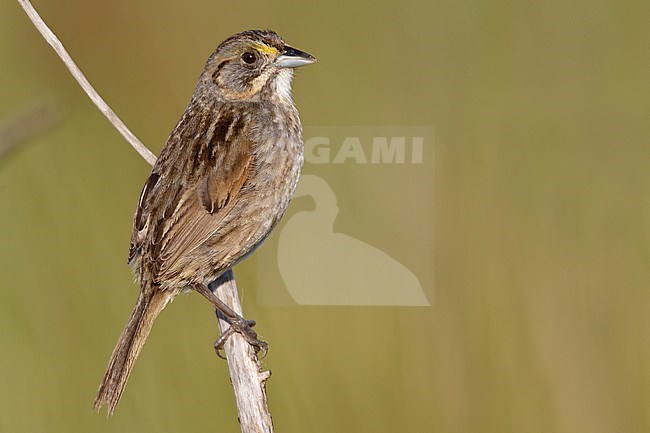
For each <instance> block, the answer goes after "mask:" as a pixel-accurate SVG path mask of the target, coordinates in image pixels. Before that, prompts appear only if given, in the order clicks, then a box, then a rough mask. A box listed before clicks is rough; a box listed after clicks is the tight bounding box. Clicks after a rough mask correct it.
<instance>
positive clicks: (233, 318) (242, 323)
mask: <svg viewBox="0 0 650 433" xmlns="http://www.w3.org/2000/svg"><path fill="white" fill-rule="evenodd" d="M194 290H196V291H197V292H199V293H200V294H201V295H203V296H204V297H205V298H206V299H207V300H208V301H210V303H211V304H212V305H214V307H215V308H216V309H217V315H218V316H219V317H220V318H221V319H225V320H226V321H227V322H228V323H229V324H230V326H229V327H228V329H226V331H225V332H224V333H223V334H221V335H220V336H219V338H217V341H215V342H214V350H215V351H216V352H217V355H218V356H219V357H220V358H223V356H222V355H221V353H220V350H221V349H223V346H224V344H226V341H227V340H228V337H230V336H231V335H232V334H233V333H235V332H239V333H240V334H241V335H242V337H244V339H245V340H246V342H247V343H248V344H250V345H251V346H253V348H254V349H255V353H258V352H260V351H262V357H263V356H265V355H266V352H267V350H268V347H269V346H268V344H267V343H266V342H265V341H262V340H260V339H258V338H257V332H255V331H253V328H252V327H253V326H255V321H254V320H246V319H244V318H243V317H242V316H240V315H239V314H237V313H235V312H234V311H233V309H232V308H230V307H229V306H228V305H226V303H225V302H223V301H222V300H221V299H219V298H218V297H217V296H216V295H215V294H214V293H213V292H212V290H210V289H209V288H208V287H207V286H206V285H205V284H195V285H194ZM224 359H225V358H224Z"/></svg>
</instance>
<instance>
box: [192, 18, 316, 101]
mask: <svg viewBox="0 0 650 433" xmlns="http://www.w3.org/2000/svg"><path fill="white" fill-rule="evenodd" d="M315 61H316V59H315V58H314V57H313V56H311V55H310V54H308V53H306V52H304V51H300V50H297V49H295V48H292V47H290V46H288V45H286V44H285V43H284V41H283V40H282V38H281V37H280V36H278V35H277V33H275V32H273V31H271V30H248V31H245V32H242V33H238V34H236V35H233V36H231V37H229V38H228V39H226V40H225V41H224V42H222V43H221V45H219V47H218V48H217V49H216V51H215V52H214V53H213V54H212V55H211V56H210V58H209V59H208V62H207V64H206V67H205V71H204V72H203V76H202V79H203V81H204V82H206V84H208V85H210V86H213V85H214V86H215V87H216V91H217V93H218V94H219V95H220V96H221V97H222V98H224V99H228V100H241V101H246V100H253V99H258V98H262V99H264V98H273V97H283V98H287V99H291V78H292V77H293V69H294V68H297V67H299V66H304V65H308V64H310V63H314V62H315Z"/></svg>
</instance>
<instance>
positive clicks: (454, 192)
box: [0, 0, 650, 433]
mask: <svg viewBox="0 0 650 433" xmlns="http://www.w3.org/2000/svg"><path fill="white" fill-rule="evenodd" d="M35 7H36V8H37V9H38V10H39V12H40V13H41V14H42V15H43V17H44V19H45V21H46V22H48V24H49V25H50V26H51V27H52V28H53V30H54V32H55V33H56V34H57V35H58V36H59V37H60V38H61V40H62V41H63V43H64V44H65V45H66V47H67V48H68V50H69V51H70V53H71V54H72V56H73V57H74V58H75V60H76V61H77V63H78V64H79V65H80V67H81V68H82V70H83V71H84V72H85V73H86V75H87V76H88V78H89V80H90V81H91V82H92V83H93V84H94V86H95V87H96V88H97V89H98V90H99V92H100V93H101V94H102V95H103V96H104V97H105V99H106V100H107V101H108V103H109V104H110V105H111V106H112V108H113V109H114V110H115V111H116V112H117V113H118V114H119V115H120V116H121V117H122V119H123V120H124V121H125V122H126V123H127V125H129V126H130V128H131V129H132V130H133V131H134V132H135V133H136V135H138V137H139V138H140V139H141V140H143V142H144V143H146V144H148V146H149V147H150V148H151V149H152V150H153V151H154V152H156V153H158V151H159V150H160V148H161V147H162V145H163V143H164V141H165V139H166V137H167V135H168V134H169V132H170V131H171V129H172V128H173V126H174V124H175V122H176V121H177V119H178V118H179V116H180V114H181V113H182V111H183V110H184V107H185V104H186V103H187V101H188V100H189V96H190V94H191V92H192V90H193V87H194V85H195V82H196V78H197V77H198V74H199V73H200V71H201V69H202V67H203V64H204V62H205V59H206V58H207V56H208V55H209V54H210V53H211V52H212V50H213V49H214V48H215V47H216V45H217V44H218V43H219V42H220V41H221V40H223V39H224V38H225V37H227V36H229V35H231V34H233V33H236V32H238V31H241V30H244V29H248V28H272V29H274V30H276V31H278V32H279V33H280V34H281V35H282V36H283V37H284V38H285V39H286V40H287V41H288V42H290V43H291V44H292V45H294V46H296V47H298V48H301V49H304V50H306V51H309V52H310V53H312V54H314V55H315V56H316V57H318V59H319V63H318V64H317V65H314V66H310V67H309V68H308V69H307V68H305V70H301V71H299V72H298V74H297V77H296V80H295V84H294V95H295V99H296V103H297V105H298V107H299V109H300V113H301V117H302V119H303V123H304V124H305V125H407V126H408V125H431V126H434V127H435V128H436V129H435V130H436V145H435V164H433V163H431V164H430V165H428V166H427V167H428V169H430V170H432V171H433V172H435V179H434V181H433V182H430V183H423V182H419V183H418V182H413V181H412V178H410V177H409V176H408V170H402V171H395V172H392V171H391V172H389V174H390V176H387V177H386V178H385V179H384V182H381V183H377V182H373V183H372V185H368V194H356V193H355V194H349V193H346V191H349V190H348V189H346V185H355V183H353V182H356V180H357V179H358V176H357V174H355V170H357V167H356V166H354V165H350V166H348V165H345V166H343V167H342V168H341V170H340V172H338V173H337V175H336V178H335V180H334V181H333V182H332V186H333V188H334V189H335V190H336V191H337V193H338V197H339V205H340V207H341V208H342V209H343V210H345V212H344V214H343V215H341V216H340V218H342V220H341V223H340V224H341V227H342V228H343V229H345V227H346V224H348V223H346V221H352V222H350V223H349V224H351V225H352V224H354V225H356V226H355V227H361V230H362V231H363V235H364V236H363V239H364V241H366V242H368V243H371V244H374V245H378V246H391V248H392V250H393V251H395V254H397V255H398V258H400V257H399V254H400V252H403V253H402V254H404V257H408V256H413V253H414V252H413V251H406V252H404V251H405V250H408V249H412V248H411V245H420V242H419V241H420V238H418V233H419V232H420V231H423V232H426V233H430V232H431V230H430V229H431V227H432V226H433V233H434V236H432V237H431V239H430V242H431V245H432V247H431V249H432V250H433V249H435V263H433V262H432V263H430V265H431V266H430V268H429V269H430V270H431V269H434V268H435V273H434V272H433V271H430V273H429V274H426V275H422V278H424V279H426V280H427V281H428V284H427V285H426V287H424V289H425V291H426V293H427V296H428V297H429V300H431V301H433V302H432V303H433V306H432V307H428V308H387V307H384V308H373V307H301V306H295V305H294V306H291V305H286V306H273V305H263V304H262V303H259V302H256V297H257V295H256V293H257V292H258V291H262V290H264V287H263V285H262V284H260V281H263V277H264V276H263V275H258V270H259V264H258V263H256V261H255V259H252V260H251V261H248V262H245V263H243V264H241V265H239V266H238V267H237V268H236V270H235V271H236V272H235V273H236V275H237V278H238V282H239V286H240V288H241V290H242V291H243V292H244V308H245V311H246V313H247V316H249V317H251V318H255V319H256V320H257V321H258V323H259V328H258V331H259V332H261V333H262V336H263V337H264V339H266V340H267V341H268V342H269V343H270V346H271V351H270V353H269V355H268V357H267V358H266V359H265V363H266V366H267V368H269V369H271V370H272V372H273V376H272V378H271V379H270V381H269V384H268V393H269V399H270V405H271V411H272V414H273V419H274V421H275V426H276V431H278V432H373V433H382V432H458V433H461V432H463V433H466V432H481V433H490V432H495V433H505V432H517V433H522V432H531V433H539V432H545V433H549V432H567V433H576V432H589V433H598V432H603V433H612V432H647V431H650V415H649V413H650V411H648V407H650V314H649V313H650V291H649V290H648V289H649V285H650V266H649V264H650V260H649V259H650V170H648V167H649V165H650V122H649V119H650V55H649V53H650V26H648V23H649V22H650V4H649V3H648V2H643V1H636V2H635V1H620V2H617V1H614V0H608V1H603V0H596V1H590V2H587V1H568V2H565V1H555V0H552V1H527V2H518V1H507V0H503V1H496V2H482V1H455V2H445V1H437V0H434V1H431V2H419V1H406V2H390V1H385V0H376V1H372V2H371V1H361V2H350V3H333V2H319V3H309V4H305V3H301V2H286V1H278V2H272V3H262V2H252V1H243V2H231V3H225V2H210V1H204V0H196V1H194V0H192V1H187V2H179V1H174V2H172V1H155V2H154V1H142V0H135V1H134V0H131V1H124V0H117V1H112V2H87V1H78V0H76V1H72V0H59V1H52V0H47V1H45V0H43V1H38V2H37V3H36V4H35ZM0 59H2V67H1V68H0V119H7V118H11V117H12V116H13V115H14V114H15V113H16V112H19V111H21V110H22V109H23V108H24V107H25V106H29V105H30V104H33V103H38V102H39V101H43V100H48V101H52V103H53V104H54V106H55V107H56V109H57V110H59V111H60V112H61V113H62V114H61V115H62V117H61V120H60V121H59V123H58V124H57V125H56V126H55V127H54V128H52V129H51V130H49V131H47V132H44V133H43V134H40V135H38V136H37V137H35V138H34V139H32V140H30V141H29V142H26V143H24V144H23V145H22V146H21V148H20V149H19V150H17V151H15V152H13V153H12V154H10V155H8V156H7V157H5V158H4V159H3V160H1V161H0V244H1V245H2V247H1V248H0V291H1V293H0V296H1V302H0V345H1V347H2V355H0V431H2V432H207V431H223V432H226V431H228V432H236V431H239V430H238V429H239V427H238V424H237V420H236V415H235V413H236V412H235V408H234V402H233V397H232V392H231V388H230V383H229V379H228V373H227V367H226V364H225V363H224V362H222V361H220V360H219V359H217V358H216V357H215V356H214V353H213V350H212V346H211V345H212V341H213V340H214V338H215V337H216V335H217V330H216V325H215V320H214V318H213V314H212V312H211V310H210V308H209V307H208V306H207V305H206V303H205V301H204V300H203V299H200V297H199V296H197V295H194V294H190V295H188V296H184V297H181V298H180V299H178V300H177V301H176V302H175V303H174V304H173V305H172V306H171V307H170V308H168V309H167V310H166V311H165V312H164V313H163V314H162V315H161V317H160V318H159V320H158V322H157V323H156V326H155V327H154V330H153V333H152V335H151V337H150V339H149V341H148V343H147V345H146V346H145V349H144V351H143V353H142V356H141V358H140V359H139V361H138V364H137V365H136V367H135V370H134V374H133V376H132V378H131V380H130V383H129V386H128V387H127V389H126V392H125V394H124V397H123V399H122V402H121V404H120V406H119V407H118V410H117V413H116V415H115V416H114V417H113V418H111V419H108V420H107V419H106V418H105V416H103V415H96V414H94V413H93V412H92V411H91V407H92V401H93V398H94V394H95V391H96V389H97V386H98V384H99V381H100V379H101V377H102V375H103V372H104V368H105V366H106V362H107V360H108V357H109V355H110V353H111V350H112V348H113V345H114V343H115V341H116V339H117V336H118V335H119V332H120V331H121V329H122V326H123V325H124V323H125V321H126V319H127V317H128V314H129V312H130V310H131V308H132V306H133V304H134V302H135V297H136V293H137V287H136V286H135V285H134V284H133V278H132V276H131V274H130V272H129V269H128V267H127V265H126V263H125V262H126V255H127V249H128V243H129V237H130V230H131V221H132V214H133V210H134V206H135V203H136V200H137V197H138V194H139V192H140V188H141V186H142V183H143V182H144V179H145V178H146V176H147V173H148V171H149V167H148V166H147V165H146V163H144V162H143V161H142V159H140V157H139V156H137V155H136V154H135V153H134V152H133V150H131V148H130V147H128V146H127V145H126V144H125V142H124V141H123V140H122V138H121V137H120V136H119V135H118V134H117V132H115V131H114V130H113V128H112V126H110V125H109V124H108V122H107V121H106V120H105V119H104V118H103V117H102V116H101V114H100V113H99V112H98V111H97V109H96V108H95V107H94V106H93V105H92V104H91V103H90V102H89V100H88V99H87V97H86V96H85V95H84V94H83V93H82V91H81V89H80V88H79V87H78V85H77V84H76V83H75V82H74V81H73V79H72V78H71V77H70V76H69V73H68V72H67V70H66V69H65V68H64V66H63V65H62V63H61V62H60V60H59V59H58V58H57V57H56V56H55V54H54V53H53V51H52V50H51V49H50V47H49V46H47V45H46V43H45V42H44V41H43V40H42V39H41V37H40V35H39V34H38V33H37V32H36V30H35V29H34V28H33V26H32V24H31V23H30V22H29V21H28V20H27V18H26V16H25V15H24V13H23V11H22V9H20V7H19V5H18V4H17V3H16V2H14V1H4V2H2V3H0ZM434 166H435V167H434ZM305 171H306V172H308V171H309V167H306V168H305ZM400 173H401V174H403V175H404V176H400ZM356 185H358V184H356ZM371 188H372V191H370V189H371ZM377 188H379V190H380V191H381V194H378V193H377ZM356 191H358V190H356ZM416 202H417V204H418V205H419V206H422V203H432V209H435V212H434V213H435V217H434V218H431V217H430V214H429V213H427V212H420V213H418V212H409V211H408V210H409V209H410V207H412V206H415V205H414V203H416ZM369 210H371V211H369ZM289 212H292V211H291V210H290V211H289ZM346 218H347V219H346ZM366 221H367V222H368V224H367V225H366V224H364V222H366ZM364 227H366V228H365V229H364ZM276 236H277V234H276ZM416 240H418V242H416ZM267 247H268V246H267ZM415 253H416V255H417V253H418V251H415ZM422 254H426V255H429V254H430V251H422ZM427 257H429V256H427ZM257 260H259V259H257ZM431 260H433V259H431ZM405 264H407V265H408V264H409V263H405ZM432 281H435V284H431V282H432Z"/></svg>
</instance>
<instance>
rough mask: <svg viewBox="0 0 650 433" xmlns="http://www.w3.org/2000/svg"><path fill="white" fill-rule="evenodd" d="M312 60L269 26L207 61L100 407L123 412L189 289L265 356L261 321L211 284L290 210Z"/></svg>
mask: <svg viewBox="0 0 650 433" xmlns="http://www.w3.org/2000/svg"><path fill="white" fill-rule="evenodd" d="M314 62H316V59H315V58H314V57H313V56H312V55H310V54H308V53H306V52H304V51H301V50H298V49H296V48H293V47H291V46H289V45H287V44H286V43H285V42H284V40H283V39H282V38H281V37H280V36H279V35H278V34H277V33H275V32H274V31H272V30H247V31H244V32H241V33H237V34H235V35H233V36H231V37H229V38H227V39H226V40H224V41H223V42H222V43H221V44H220V45H219V46H218V47H217V49H216V50H215V51H214V52H213V53H212V54H211V55H210V57H209V58H208V60H207V62H206V64H205V68H204V69H203V72H202V73H201V75H200V77H199V80H198V83H197V85H196V87H195V89H194V92H193V94H192V97H191V99H190V102H189V104H188V105H187V108H186V109H185V112H184V113H183V115H182V116H181V119H180V120H179V121H178V123H177V124H176V126H175V128H174V129H173V131H172V132H171V134H170V136H169V138H168V139H167V141H166V143H165V146H164V147H163V149H162V151H161V153H160V156H159V157H158V159H157V160H156V163H155V164H154V166H153V168H152V171H151V174H150V175H149V177H148V178H147V180H146V181H145V183H144V186H143V188H142V192H141V194H140V198H139V200H138V204H137V207H136V211H135V216H134V219H133V231H132V235H131V243H130V249H129V256H128V262H129V264H130V266H131V268H132V270H133V272H134V274H135V276H136V280H137V281H138V282H139V283H140V292H139V295H138V299H137V302H136V305H135V308H134V309H133V312H132V313H131V316H130V318H129V320H128V322H127V324H126V326H125V327H124V330H123V331H122V334H121V335H120V337H119V340H118V342H117V345H116V346H115V349H114V350H113V353H112V355H111V358H110V360H109V363H108V367H107V370H106V373H105V375H104V378H103V380H102V382H101V385H100V387H99V391H98V393H97V397H96V398H95V403H94V407H95V409H96V410H100V409H101V407H102V406H104V405H106V406H107V411H108V414H109V415H112V414H113V413H114V411H115V408H116V406H117V404H118V402H119V400H120V397H121V396H122V393H123V391H124V388H125V386H126V383H127V380H128V378H129V375H130V374H131V371H132V369H133V365H134V363H135V361H136V359H137V357H138V355H139V354H140V351H141V350H142V347H143V345H144V343H145V340H146V339H147V337H148V335H149V333H150V332H151V329H152V326H153V323H154V321H155V319H156V317H158V315H159V314H160V312H161V311H162V310H163V309H164V308H165V306H166V305H167V304H169V303H170V302H171V301H172V300H173V299H174V298H175V297H176V296H178V295H179V294H180V293H182V292H186V291H192V290H194V291H196V292H198V293H200V294H201V295H203V296H204V297H205V298H207V299H208V300H209V301H210V302H211V303H212V304H213V305H214V307H216V308H217V310H219V311H220V312H221V313H222V314H223V315H224V316H225V317H226V318H227V319H228V321H229V322H230V325H231V327H230V329H232V330H234V331H235V332H239V333H241V335H242V336H243V337H244V338H245V339H246V341H247V342H248V343H250V344H251V345H252V346H253V347H254V348H255V350H256V352H259V351H260V350H262V351H264V352H266V349H267V345H266V343H265V342H263V341H261V340H259V339H258V338H257V334H256V333H255V331H253V330H252V329H251V326H253V325H254V324H255V322H254V321H247V320H244V319H243V318H242V317H241V316H239V315H238V314H236V313H235V312H234V311H233V310H232V309H230V308H229V307H228V306H227V305H226V304H225V303H223V302H222V301H221V300H220V299H219V298H217V297H216V295H215V294H213V293H212V291H210V289H209V288H208V284H209V283H210V282H212V281H214V280H216V279H217V278H218V277H219V276H220V275H222V274H223V273H224V272H225V271H227V270H228V269H229V268H231V267H232V266H233V265H235V264H236V263H238V262H239V261H241V260H243V259H244V258H246V257H247V256H249V255H250V254H252V253H253V251H254V250H255V249H256V248H257V247H259V245H260V244H261V243H262V242H263V241H264V240H265V239H266V237H267V236H268V235H269V234H270V232H271V230H272V229H273V228H274V227H275V226H276V224H277V223H278V221H279V220H280V218H281V217H282V215H283V214H284V212H285V210H286V208H287V206H288V204H289V201H290V199H291V196H292V194H293V192H294V190H295V188H296V184H297V182H298V179H299V177H300V171H301V167H302V164H303V161H304V156H303V139H302V126H301V123H300V118H299V116H298V111H297V109H296V107H295V105H294V102H293V98H292V94H291V82H292V78H293V71H294V69H295V68H297V67H300V66H304V65H308V64H310V63H314ZM230 329H229V330H230ZM230 332H232V331H230ZM228 335H229V334H228ZM225 338H227V335H226V333H224V334H223V335H222V336H221V337H220V338H219V339H218V340H217V342H216V343H215V348H219V347H220V346H221V345H223V342H224V339H225Z"/></svg>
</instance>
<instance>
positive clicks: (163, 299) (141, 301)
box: [95, 290, 173, 415]
mask: <svg viewBox="0 0 650 433" xmlns="http://www.w3.org/2000/svg"><path fill="white" fill-rule="evenodd" d="M147 292H148V293H145V290H142V291H140V296H138V302H137V303H136V304H135V308H134V309H133V312H132V313H131V317H130V318H129V322H128V323H127V324H126V326H125V327H124V330H123V331H122V335H120V339H119V340H118V341H117V345H116V346H115V349H113V354H112V355H111V359H110V361H109V362H108V368H107V369H106V374H105V375H104V379H103V380H102V383H101V385H100V386H99V391H98V392H97V397H95V410H97V411H99V409H101V407H102V406H103V405H107V406H108V415H112V414H113V412H114V411H115V407H116V406H117V403H118V402H119V401H120V397H121V396H122V392H123V391H124V387H125V386H126V381H127V380H128V379H129V375H130V374H131V370H132V369H133V364H135V360H136V359H137V358H138V355H139V354H140V351H141V350H142V346H144V342H145V341H146V340H147V337H148V336H149V333H150V332H151V327H152V326H153V322H154V320H155V319H156V317H158V314H160V312H161V311H162V310H163V308H165V305H167V303H169V301H171V300H172V298H173V293H172V291H166V290H154V291H149V290H147Z"/></svg>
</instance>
